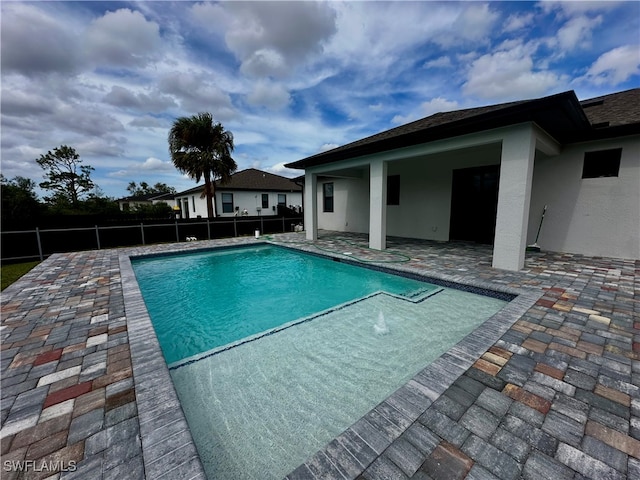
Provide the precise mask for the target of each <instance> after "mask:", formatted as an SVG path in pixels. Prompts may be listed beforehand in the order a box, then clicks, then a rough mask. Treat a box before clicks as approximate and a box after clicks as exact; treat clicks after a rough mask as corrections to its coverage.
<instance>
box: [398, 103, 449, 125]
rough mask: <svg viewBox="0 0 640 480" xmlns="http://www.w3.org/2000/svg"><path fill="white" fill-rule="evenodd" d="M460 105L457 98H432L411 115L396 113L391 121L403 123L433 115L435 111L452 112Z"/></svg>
mask: <svg viewBox="0 0 640 480" xmlns="http://www.w3.org/2000/svg"><path fill="white" fill-rule="evenodd" d="M458 107H459V105H458V102H457V101H455V100H447V99H445V98H441V97H437V98H432V99H431V100H429V101H428V102H424V103H422V104H421V105H420V108H419V109H418V110H416V111H415V112H413V113H411V114H409V115H396V116H395V117H393V119H392V120H391V122H392V123H394V124H396V125H403V124H405V123H409V122H411V121H413V120H418V119H420V118H424V117H428V116H431V115H433V114H434V113H440V112H450V111H452V110H456V109H457V108H458Z"/></svg>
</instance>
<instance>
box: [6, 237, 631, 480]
mask: <svg viewBox="0 0 640 480" xmlns="http://www.w3.org/2000/svg"><path fill="white" fill-rule="evenodd" d="M272 240H273V241H275V242H276V243H282V244H287V246H289V247H293V248H301V249H304V250H309V251H314V252H320V253H325V254H329V255H335V256H340V257H342V258H345V259H346V258H347V257H346V256H344V255H342V254H341V252H345V251H346V250H349V252H350V253H351V255H350V256H349V258H354V257H355V258H361V259H365V260H369V261H371V263H374V264H375V263H376V262H377V261H382V262H389V261H391V262H394V261H395V260H401V259H402V260H406V258H405V257H401V256H400V255H396V254H395V253H394V252H399V253H402V254H403V255H407V256H409V257H410V260H409V261H406V262H405V261H403V262H402V263H383V264H381V265H384V266H386V267H390V268H395V269H399V270H404V271H409V272H413V273H421V274H423V275H426V276H428V277H430V278H432V279H434V280H437V281H439V282H441V283H445V284H446V283H447V282H456V283H461V284H464V285H470V286H474V287H480V288H489V289H492V290H498V291H501V292H510V293H513V294H516V295H518V297H517V298H516V299H515V300H514V301H513V302H511V304H509V306H508V307H507V308H506V309H505V310H504V311H503V312H501V313H500V314H498V316H497V317H496V318H494V319H492V320H491V321H489V322H487V324H486V325H485V326H483V327H481V328H480V329H478V330H477V331H476V332H474V334H472V335H471V336H469V337H468V338H467V339H465V341H464V342H461V344H460V345H459V346H457V347H454V349H452V350H450V352H448V353H447V354H445V355H443V357H441V358H440V359H439V360H438V361H436V362H434V364H432V365H431V366H430V367H428V368H426V369H425V370H424V371H423V372H420V374H418V375H416V377H414V378H413V379H412V380H411V381H410V382H409V383H408V384H407V385H405V386H404V387H402V388H401V389H400V390H399V391H398V392H396V393H394V394H393V395H391V396H390V397H389V398H388V399H387V400H385V402H383V403H381V404H380V405H378V406H377V407H376V408H375V409H374V410H372V411H371V412H370V413H369V414H367V415H366V416H365V417H363V418H362V419H360V420H359V421H358V422H356V423H355V424H354V425H353V426H352V427H350V428H349V429H348V430H347V431H345V432H344V433H343V434H342V435H340V436H339V437H338V438H337V439H335V440H333V441H332V442H331V443H330V444H329V445H327V447H326V448H325V449H324V450H322V451H320V452H318V453H316V454H315V455H313V456H312V457H310V458H309V459H308V460H307V462H305V464H303V465H301V466H300V467H299V468H297V469H296V470H295V471H294V472H292V473H291V474H290V475H289V477H288V478H290V479H292V480H293V479H295V478H358V477H359V478H365V479H395V478H398V479H405V478H416V479H429V478H433V479H455V478H468V479H493V478H499V479H516V478H525V479H534V478H548V479H562V478H576V479H582V478H593V479H601V478H610V479H617V478H620V479H623V478H629V479H632V478H640V377H639V375H640V363H639V362H638V359H639V357H640V299H639V298H638V292H639V291H640V261H633V260H620V259H609V258H590V257H584V256H580V255H569V254H555V253H534V254H528V255H527V259H526V265H525V268H524V269H523V270H522V271H520V272H506V271H502V270H496V269H492V268H491V267H490V265H491V249H490V247H487V246H474V245H466V244H456V243H438V242H428V241H417V240H403V239H390V240H389V243H388V251H385V252H376V251H371V250H368V249H366V248H364V247H365V245H366V239H365V237H363V236H358V235H344V234H335V233H328V232H325V233H323V234H321V237H320V239H319V240H318V241H317V242H315V243H314V242H307V241H305V240H304V236H301V235H299V234H283V235H276V236H274V237H272ZM241 243H255V240H254V239H253V238H237V239H228V240H218V241H204V242H193V243H188V244H174V245H157V246H151V247H149V246H148V247H140V248H128V249H119V250H101V251H91V252H79V253H69V254H56V255H53V256H52V257H50V258H49V259H48V260H46V261H45V262H43V263H41V264H40V265H38V266H37V267H36V268H35V269H34V270H32V271H31V272H29V273H28V274H27V275H26V276H25V277H23V278H22V279H21V280H19V281H18V282H17V283H15V284H14V285H12V286H10V287H9V288H7V289H6V290H5V291H4V292H3V293H2V327H1V331H0V334H1V338H2V357H1V359H2V365H1V374H2V403H1V413H2V416H1V422H2V427H1V429H0V437H1V454H2V464H3V465H2V478H3V479H4V478H7V479H13V478H59V477H60V478H69V479H72V478H73V479H75V478H83V479H89V478H90V479H100V478H105V479H109V478H127V479H128V478H140V479H142V478H148V479H151V478H153V479H156V478H166V479H169V478H171V479H173V478H175V479H190V478H204V473H203V470H202V467H201V465H200V462H199V460H198V456H197V453H196V451H195V447H194V445H193V443H192V441H191V436H190V434H189V431H188V427H187V426H186V422H185V420H184V416H183V415H182V410H181V409H180V407H179V403H178V401H177V397H176V395H175V391H174V390H173V386H172V385H171V382H170V380H168V379H169V376H168V371H167V369H166V365H165V364H164V361H163V359H162V355H161V353H160V350H159V346H158V345H157V341H156V340H155V334H154V333H153V330H152V328H151V324H150V323H149V320H148V315H147V314H146V309H145V308H144V303H143V302H142V300H141V298H140V296H139V291H137V286H136V285H135V280H134V279H133V275H132V271H131V269H130V264H128V256H129V255H139V254H146V253H156V252H165V251H172V250H185V249H194V248H203V247H214V246H223V245H233V244H241ZM318 247H319V248H318ZM347 247H348V248H347ZM21 470H22V471H21ZM64 470H67V471H64ZM241 477H242V475H241V472H240V473H239V478H241Z"/></svg>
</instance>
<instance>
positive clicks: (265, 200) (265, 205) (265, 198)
mask: <svg viewBox="0 0 640 480" xmlns="http://www.w3.org/2000/svg"><path fill="white" fill-rule="evenodd" d="M262 208H269V194H268V193H263V194H262Z"/></svg>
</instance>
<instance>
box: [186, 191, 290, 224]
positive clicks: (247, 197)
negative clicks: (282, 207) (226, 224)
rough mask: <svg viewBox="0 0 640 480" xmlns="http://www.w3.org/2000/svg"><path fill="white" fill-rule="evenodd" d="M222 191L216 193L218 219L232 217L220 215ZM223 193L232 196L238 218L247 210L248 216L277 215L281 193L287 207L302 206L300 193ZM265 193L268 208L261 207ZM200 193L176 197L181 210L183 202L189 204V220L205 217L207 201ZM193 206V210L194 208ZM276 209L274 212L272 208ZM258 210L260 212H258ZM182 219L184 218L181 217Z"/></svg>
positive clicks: (230, 214) (231, 215) (229, 214)
mask: <svg viewBox="0 0 640 480" xmlns="http://www.w3.org/2000/svg"><path fill="white" fill-rule="evenodd" d="M222 193H223V192H222V191H216V192H215V196H216V209H217V212H218V216H219V217H233V216H235V212H233V213H222ZM225 193H232V194H233V206H234V208H235V207H239V210H238V216H241V215H242V211H243V210H244V209H247V212H248V213H247V215H249V216H258V215H260V216H271V215H277V213H278V209H277V205H278V194H279V193H282V194H285V195H286V196H287V206H289V205H294V206H296V205H302V192H255V191H229V192H225ZM263 193H267V194H268V195H269V208H265V209H263V208H261V207H262V194H263ZM201 196H202V193H201V192H196V193H192V194H189V195H183V196H180V197H176V201H179V202H180V203H179V205H180V207H181V208H183V207H184V203H183V202H184V200H188V202H189V218H197V217H198V215H199V216H200V217H202V218H206V217H207V199H206V198H204V197H202V198H201ZM194 205H195V208H194ZM274 206H275V207H276V209H275V210H274V208H273V207H274ZM258 208H260V209H261V210H260V212H258ZM183 218H184V217H183Z"/></svg>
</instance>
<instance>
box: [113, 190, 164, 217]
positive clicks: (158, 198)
mask: <svg viewBox="0 0 640 480" xmlns="http://www.w3.org/2000/svg"><path fill="white" fill-rule="evenodd" d="M174 196H175V194H174V193H149V194H147V195H135V196H131V197H124V198H119V199H118V200H116V201H117V202H118V206H119V207H120V210H121V211H123V212H129V211H135V210H136V208H137V207H138V206H141V205H156V204H158V203H166V204H167V205H169V206H170V207H173V205H174V200H173V197H174Z"/></svg>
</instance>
